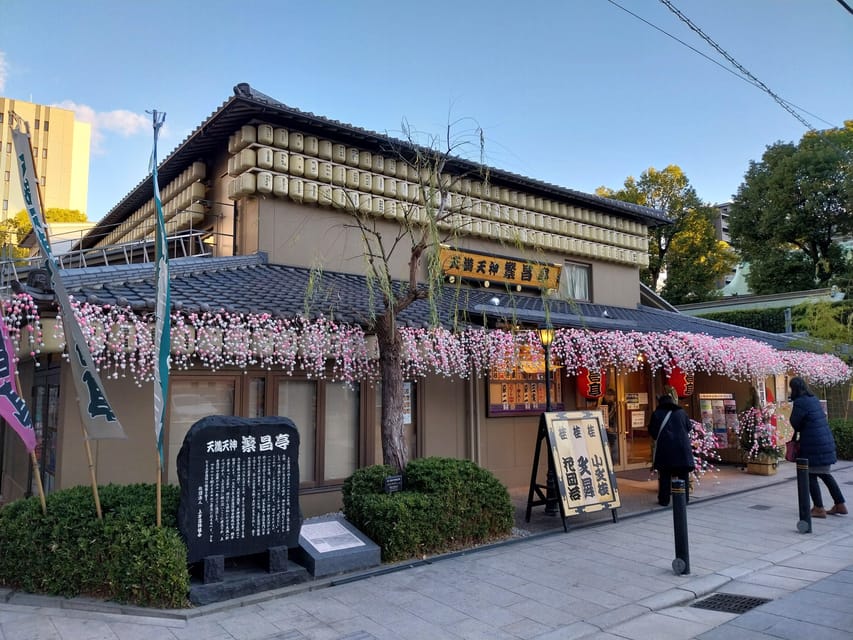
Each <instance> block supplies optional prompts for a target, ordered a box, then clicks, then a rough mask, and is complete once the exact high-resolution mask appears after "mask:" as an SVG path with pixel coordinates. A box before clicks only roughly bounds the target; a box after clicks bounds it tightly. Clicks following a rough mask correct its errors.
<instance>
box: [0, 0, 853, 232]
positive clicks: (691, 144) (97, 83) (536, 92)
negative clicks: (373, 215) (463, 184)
mask: <svg viewBox="0 0 853 640" xmlns="http://www.w3.org/2000/svg"><path fill="white" fill-rule="evenodd" d="M618 2H619V4H620V5H622V6H623V7H626V8H628V9H630V10H631V11H632V12H634V13H636V14H638V15H639V16H641V17H642V18H644V19H645V20H647V21H648V22H651V23H653V24H654V25H656V26H657V27H659V28H660V29H662V30H664V31H667V32H668V33H670V34H672V35H673V36H675V37H677V38H679V39H681V40H683V41H685V42H686V43H688V44H689V45H691V46H692V47H694V48H696V49H698V50H700V51H701V52H703V53H704V54H706V55H707V56H709V57H711V58H713V59H714V60H716V61H718V62H719V63H720V64H723V65H727V63H726V61H725V60H724V59H723V58H722V57H721V56H719V54H717V53H716V52H715V51H714V50H713V49H711V47H710V46H708V45H707V44H706V43H705V42H704V41H703V40H701V39H700V38H699V36H698V35H696V34H695V33H694V32H692V31H691V30H690V29H689V28H688V27H687V25H685V24H683V23H682V22H681V21H680V20H679V19H678V18H677V17H676V16H675V15H674V14H673V13H672V12H670V11H669V10H668V9H667V8H666V6H664V5H663V4H662V3H661V2H659V1H658V0H618ZM673 3H674V4H675V6H676V7H678V9H680V10H681V11H682V12H683V13H684V14H685V15H687V16H688V17H689V18H690V19H691V20H692V21H693V22H694V23H695V24H696V25H698V26H699V27H700V28H701V29H702V30H703V31H704V32H705V33H706V34H708V35H709V36H710V37H711V38H713V39H714V40H715V41H716V42H717V43H718V44H719V45H721V46H722V47H723V48H724V49H725V50H726V51H728V52H729V54H731V55H732V56H733V57H734V58H735V59H737V61H738V62H740V63H741V64H742V65H743V66H744V67H746V68H747V69H748V70H749V71H750V72H752V74H754V75H755V76H756V77H757V78H758V79H759V80H761V81H762V82H763V83H764V84H765V85H766V86H767V87H769V88H770V89H771V90H772V91H773V92H775V93H776V94H778V95H779V96H781V97H783V98H785V99H786V100H788V101H790V102H792V103H794V104H795V105H797V106H798V107H801V108H802V109H805V110H806V111H807V112H808V113H805V112H803V117H804V118H805V119H806V120H807V121H808V122H809V123H810V124H811V125H812V126H814V127H815V128H818V129H822V128H826V127H827V126H830V125H831V126H840V125H841V124H842V122H843V121H844V120H845V119H851V118H853V15H851V14H850V13H848V12H847V11H846V10H845V9H844V8H843V7H842V6H841V4H840V3H839V2H837V0H714V1H713V2H710V1H708V0H673ZM239 82H248V83H250V84H251V85H252V86H253V87H254V88H256V89H258V90H260V91H262V92H264V93H266V94H268V95H270V96H272V97H274V98H276V99H278V100H280V101H281V102H284V103H286V104H288V105H290V106H292V107H296V108H298V109H302V110H304V111H311V112H313V113H315V114H318V115H322V116H326V117H329V118H333V119H336V120H341V121H343V122H349V123H352V124H354V125H357V126H360V127H364V128H367V129H371V130H374V131H378V132H382V133H388V134H390V135H395V136H396V135H400V130H401V124H400V123H401V122H402V121H403V120H404V119H405V120H406V121H408V122H409V123H410V124H411V125H412V127H414V128H415V129H417V130H420V131H423V132H427V133H435V134H440V133H442V132H443V131H444V129H445V128H446V126H447V124H448V122H450V121H460V124H459V125H458V127H457V133H459V134H462V133H464V132H465V131H468V130H470V129H471V128H472V127H474V126H479V127H481V128H482V129H483V132H484V135H485V145H486V146H485V159H486V162H487V163H488V164H490V165H492V166H496V167H499V168H501V169H505V170H508V171H513V172H516V173H520V174H523V175H527V176H530V177H533V178H536V179H539V180H544V181H547V182H551V183H554V184H558V185H560V186H564V187H569V188H572V189H578V190H581V191H586V192H593V191H594V190H595V189H596V188H597V187H599V186H601V185H605V186H608V187H611V188H618V187H619V186H621V185H622V183H623V182H624V180H625V178H626V177H627V176H629V175H634V176H639V174H640V173H641V172H642V171H644V170H645V169H647V168H648V167H652V166H653V167H655V168H658V169H661V168H663V167H665V166H667V165H668V164H677V165H679V166H680V167H681V168H682V169H683V170H684V171H685V173H686V174H687V176H688V178H689V179H690V182H691V184H693V185H694V186H695V188H696V190H697V192H698V194H699V196H700V197H701V198H702V199H703V200H705V201H708V202H725V201H727V200H729V199H730V198H731V196H732V194H734V193H735V192H736V191H737V188H738V186H739V185H740V183H741V180H742V178H743V174H744V172H745V171H746V170H747V168H748V166H749V161H750V160H758V159H760V157H761V154H762V153H763V151H764V148H765V147H766V146H767V145H768V144H772V143H773V142H775V141H778V140H784V141H797V140H799V139H800V137H801V136H802V134H803V133H804V132H805V131H806V128H805V126H804V125H803V124H801V123H800V122H799V121H797V120H796V119H795V118H794V117H793V116H791V115H790V114H789V113H788V112H786V111H785V110H784V109H783V108H782V107H781V106H779V105H778V104H777V103H776V102H774V100H773V99H772V98H771V97H770V96H769V95H767V94H766V93H764V92H763V91H761V90H759V89H757V88H755V87H754V86H752V85H750V84H748V83H746V82H744V81H743V80H740V79H738V78H737V77H735V76H734V75H732V74H731V73H729V72H728V71H726V70H724V69H722V68H721V67H720V66H718V65H715V64H713V63H712V62H710V61H708V60H707V59H706V58H703V57H701V56H700V55H698V54H697V53H694V52H693V51H691V50H690V49H688V48H687V47H685V46H684V45H682V44H680V43H678V42H676V41H675V40H673V39H671V38H670V37H668V36H666V35H665V34H663V33H661V32H660V31H658V30H655V29H654V28H652V27H650V26H648V25H647V24H645V23H643V22H641V21H640V20H638V19H637V18H635V17H633V16H631V15H629V14H628V13H626V12H625V11H623V10H621V9H620V8H619V7H618V6H616V5H615V4H613V3H611V2H610V1H609V0H565V1H562V2H557V1H550V2H545V1H543V0H531V1H528V2H518V1H515V0H491V1H489V2H486V1H485V0H482V1H465V0H456V1H454V2H450V1H448V0H433V1H431V2H429V3H422V2H421V3H414V2H401V1H400V0H397V1H395V2H390V1H384V0H369V1H368V0H365V1H359V0H336V1H332V0H313V1H310V0H306V1H298V2H297V1H293V0H243V1H237V2H235V1H233V0H230V1H228V2H225V1H221V0H204V1H194V2H189V1H185V0H184V1H182V0H149V1H146V2H137V1H135V0H121V1H116V0H107V1H103V0H73V1H72V0H42V1H41V2H39V3H37V4H33V3H32V2H31V0H3V1H2V3H0V95H2V96H5V97H8V98H14V99H20V100H28V101H33V102H37V103H41V104H52V105H60V106H65V107H66V108H73V109H75V110H76V111H77V112H78V114H79V116H80V118H81V119H85V120H88V121H91V122H92V123H93V128H94V134H93V152H92V160H91V167H90V177H89V205H88V210H87V213H88V214H89V218H90V219H92V220H98V219H100V218H102V217H103V216H104V215H105V214H106V213H107V212H108V211H109V210H110V209H111V208H112V207H113V206H114V205H116V204H117V203H118V202H119V200H120V199H121V198H122V197H123V196H124V195H125V194H127V192H128V191H130V190H131V189H132V188H133V187H135V186H136V185H137V184H138V183H139V182H140V181H141V180H142V179H143V178H144V177H145V175H146V173H147V170H148V159H149V156H150V153H151V144H152V135H153V134H152V130H151V120H150V116H148V115H146V113H145V112H146V110H152V109H157V110H159V111H165V112H166V114H167V117H166V127H165V129H164V131H163V132H162V133H161V142H160V147H159V148H160V157H161V158H164V157H166V155H167V154H168V153H170V152H171V151H172V150H173V149H174V148H175V147H176V146H177V145H178V144H179V143H180V142H181V141H182V140H183V139H184V138H185V137H186V136H187V135H189V133H190V132H191V131H192V130H193V129H195V128H196V127H197V126H198V125H199V124H200V123H201V122H202V121H203V120H204V119H205V118H207V117H208V116H209V115H210V113H211V112H212V111H214V110H215V109H216V108H217V107H219V106H220V105H221V104H222V103H223V102H224V101H225V100H226V99H227V98H228V97H229V96H230V95H231V94H232V88H233V86H234V85H235V84H237V83H239ZM472 151H473V150H472ZM474 157H476V155H475V156H474Z"/></svg>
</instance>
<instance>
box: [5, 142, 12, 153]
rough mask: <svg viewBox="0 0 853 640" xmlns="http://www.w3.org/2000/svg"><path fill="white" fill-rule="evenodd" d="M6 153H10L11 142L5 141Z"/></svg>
mask: <svg viewBox="0 0 853 640" xmlns="http://www.w3.org/2000/svg"><path fill="white" fill-rule="evenodd" d="M6 153H12V143H11V142H7V143H6Z"/></svg>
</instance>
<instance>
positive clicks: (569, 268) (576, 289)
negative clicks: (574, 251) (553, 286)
mask: <svg viewBox="0 0 853 640" xmlns="http://www.w3.org/2000/svg"><path fill="white" fill-rule="evenodd" d="M591 272H592V269H591V268H590V265H588V264H579V263H577V262H567V263H566V264H565V265H563V274H562V277H561V278H560V296H561V297H563V298H568V299H571V300H577V301H579V302H589V301H591V296H590V293H591V292H590V288H591V287H590V284H591V283H590V275H591Z"/></svg>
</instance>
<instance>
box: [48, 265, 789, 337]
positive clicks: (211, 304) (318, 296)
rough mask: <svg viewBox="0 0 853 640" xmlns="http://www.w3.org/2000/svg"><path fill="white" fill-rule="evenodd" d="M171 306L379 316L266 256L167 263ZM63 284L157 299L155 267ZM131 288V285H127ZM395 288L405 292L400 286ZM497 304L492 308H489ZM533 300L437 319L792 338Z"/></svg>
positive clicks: (493, 295)
mask: <svg viewBox="0 0 853 640" xmlns="http://www.w3.org/2000/svg"><path fill="white" fill-rule="evenodd" d="M169 270H170V275H171V288H170V294H171V300H172V304H173V306H174V307H175V308H176V309H178V308H180V309H182V310H183V311H184V312H188V313H191V312H203V311H210V312H216V311H218V310H221V309H227V310H229V311H230V312H232V313H233V312H240V313H252V314H260V313H269V314H272V315H275V316H282V317H288V316H289V317H292V316H296V315H302V314H306V313H307V315H309V316H312V317H316V316H318V315H324V316H327V317H334V318H335V319H336V320H338V321H341V322H347V323H356V324H360V325H362V326H367V325H368V324H369V321H370V319H371V317H372V316H373V315H374V314H378V313H381V311H382V305H381V301H380V300H379V299H378V298H376V299H374V300H373V302H372V304H371V302H370V296H369V293H368V288H367V284H366V279H365V277H364V276H360V275H354V274H347V273H338V272H329V271H324V272H323V274H322V277H321V279H320V281H319V284H317V283H316V282H315V283H314V291H313V294H312V295H311V296H310V297H308V296H307V294H306V292H307V291H308V290H309V283H310V282H311V280H312V278H311V271H310V270H309V269H306V268H301V267H293V266H287V265H278V264H268V263H267V260H266V257H265V256H264V254H254V255H250V256H235V257H225V258H181V259H174V260H171V261H170V263H169ZM62 277H63V282H64V283H65V286H66V288H67V290H68V292H69V294H71V295H73V296H74V297H75V298H77V299H82V300H88V301H96V302H95V303H96V304H102V305H121V306H127V305H129V306H130V307H131V309H133V310H134V311H137V312H139V311H146V310H148V311H153V309H154V301H155V298H156V282H155V267H154V265H153V264H150V263H143V264H135V265H126V268H123V269H115V268H112V267H88V268H84V269H68V270H63V271H62ZM131 282H132V284H129V283H131ZM400 286H403V285H402V283H400ZM496 301H497V304H495V302H496ZM547 305H548V312H547V314H546V310H545V302H544V301H543V298H542V297H541V296H538V295H532V294H526V293H514V292H512V293H511V292H508V291H505V290H501V289H500V288H498V287H492V288H488V289H486V288H461V289H460V288H457V287H456V286H451V285H448V286H446V287H445V289H444V292H443V295H442V297H441V299H440V300H438V301H437V307H438V318H439V320H440V322H441V323H442V325H444V326H445V327H448V328H452V327H454V326H457V320H458V323H461V324H465V323H468V324H477V325H482V324H483V322H484V320H485V321H487V322H489V323H490V324H494V323H495V322H497V321H500V320H505V321H508V322H518V323H522V324H525V325H528V326H536V325H541V324H543V323H545V322H546V321H548V320H550V322H551V323H552V324H553V325H554V326H555V327H576V328H587V329H591V330H614V331H639V332H650V331H654V332H661V333H665V332H667V331H684V332H690V333H706V334H708V335H711V336H715V337H743V338H751V339H754V340H759V341H761V342H765V343H767V344H769V345H771V346H773V347H776V348H780V349H785V348H789V347H790V341H791V340H790V338H788V337H787V336H784V335H780V334H774V333H767V332H764V331H756V330H753V329H746V328H743V327H737V326H735V325H730V324H725V323H722V322H715V321H712V320H705V319H702V318H695V317H693V316H688V315H683V314H681V313H677V312H672V311H665V310H661V309H655V308H652V307H648V306H643V305H639V306H638V307H637V308H626V307H617V306H613V305H598V304H591V303H586V302H578V303H576V302H566V301H562V300H555V299H549V300H548V302H547ZM399 318H400V322H401V324H403V325H404V326H410V327H427V326H430V324H431V322H430V310H429V303H428V301H426V300H418V301H416V302H415V303H414V304H412V305H411V306H410V307H409V308H407V309H405V310H404V311H403V312H402V313H401V314H400V316H399Z"/></svg>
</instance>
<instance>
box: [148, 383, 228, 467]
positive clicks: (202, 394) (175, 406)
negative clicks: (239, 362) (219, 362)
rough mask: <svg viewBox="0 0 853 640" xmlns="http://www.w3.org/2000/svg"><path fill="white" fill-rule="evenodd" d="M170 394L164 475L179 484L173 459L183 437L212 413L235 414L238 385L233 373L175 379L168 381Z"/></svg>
mask: <svg viewBox="0 0 853 640" xmlns="http://www.w3.org/2000/svg"><path fill="white" fill-rule="evenodd" d="M170 384H171V387H172V388H171V391H170V393H169V423H168V424H169V433H168V440H167V441H166V443H165V446H166V447H168V449H167V451H164V456H165V457H166V459H167V463H166V464H167V469H168V471H167V473H168V475H167V476H166V477H167V478H168V479H169V481H170V482H172V483H174V484H177V483H178V474H177V466H176V464H175V463H176V461H177V459H178V452H179V451H180V450H181V445H182V444H183V443H184V436H186V435H187V431H189V430H190V427H191V426H193V425H194V424H195V423H196V421H197V420H199V419H200V418H203V417H205V416H212V415H224V416H233V415H234V405H235V399H236V393H237V384H236V379H235V377H234V376H227V377H213V376H210V377H205V378H178V377H174V378H172V380H171V383H170Z"/></svg>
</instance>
